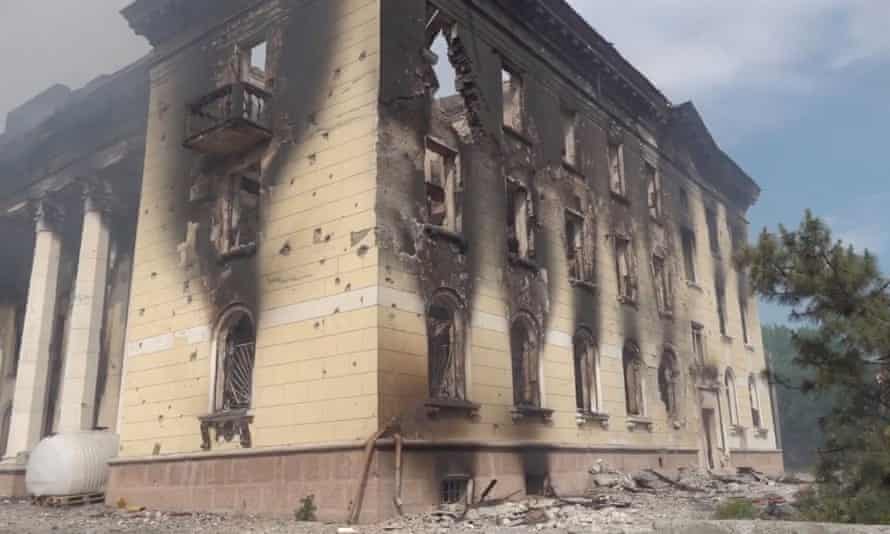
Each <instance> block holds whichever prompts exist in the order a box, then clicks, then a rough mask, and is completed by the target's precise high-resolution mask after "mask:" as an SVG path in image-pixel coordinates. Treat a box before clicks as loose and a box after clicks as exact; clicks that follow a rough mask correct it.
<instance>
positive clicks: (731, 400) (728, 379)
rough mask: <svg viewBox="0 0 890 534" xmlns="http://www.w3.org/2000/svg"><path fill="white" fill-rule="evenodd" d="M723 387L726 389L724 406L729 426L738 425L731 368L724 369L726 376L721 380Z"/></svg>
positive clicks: (736, 402)
mask: <svg viewBox="0 0 890 534" xmlns="http://www.w3.org/2000/svg"><path fill="white" fill-rule="evenodd" d="M723 385H724V386H725V388H726V406H727V410H728V411H729V424H731V425H738V424H739V399H738V396H737V395H736V390H735V373H733V372H732V369H731V368H727V369H726V375H725V377H724V379H723Z"/></svg>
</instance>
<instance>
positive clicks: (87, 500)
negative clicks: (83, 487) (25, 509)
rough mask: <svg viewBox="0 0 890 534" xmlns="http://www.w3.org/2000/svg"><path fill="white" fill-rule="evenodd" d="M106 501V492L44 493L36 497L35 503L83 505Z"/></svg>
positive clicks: (56, 505) (58, 505)
mask: <svg viewBox="0 0 890 534" xmlns="http://www.w3.org/2000/svg"><path fill="white" fill-rule="evenodd" d="M104 501H105V494H104V493H81V494H79V495H44V496H42V497H35V498H34V504H38V505H40V506H52V507H62V506H82V505H85V504H95V503H100V502H104Z"/></svg>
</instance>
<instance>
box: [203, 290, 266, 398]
mask: <svg viewBox="0 0 890 534" xmlns="http://www.w3.org/2000/svg"><path fill="white" fill-rule="evenodd" d="M215 341H216V380H215V389H214V399H213V406H214V410H215V411H217V412H230V411H237V410H246V409H247V408H249V407H250V401H251V393H252V389H253V365H254V354H255V350H256V332H255V329H254V325H253V318H252V316H251V314H250V312H249V311H248V310H247V308H245V307H243V306H233V307H231V308H229V309H228V310H226V311H225V312H224V313H223V315H222V317H221V318H220V320H219V325H218V326H217V329H216V338H215Z"/></svg>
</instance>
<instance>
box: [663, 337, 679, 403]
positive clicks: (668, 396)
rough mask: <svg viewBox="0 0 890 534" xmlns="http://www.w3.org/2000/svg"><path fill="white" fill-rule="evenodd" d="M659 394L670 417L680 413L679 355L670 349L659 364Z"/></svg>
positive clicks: (665, 352)
mask: <svg viewBox="0 0 890 534" xmlns="http://www.w3.org/2000/svg"><path fill="white" fill-rule="evenodd" d="M658 392H659V394H660V395H661V401H662V402H663V403H664V408H665V410H666V411H667V414H668V416H669V417H676V416H677V415H679V413H680V366H679V365H678V364H677V355H676V354H674V352H673V351H672V350H670V349H667V350H665V351H664V353H663V354H662V355H661V362H660V363H659V364H658Z"/></svg>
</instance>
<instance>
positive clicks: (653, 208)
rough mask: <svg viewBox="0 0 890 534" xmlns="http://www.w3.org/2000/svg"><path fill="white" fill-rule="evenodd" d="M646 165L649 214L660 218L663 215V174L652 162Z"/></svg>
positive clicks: (654, 217)
mask: <svg viewBox="0 0 890 534" xmlns="http://www.w3.org/2000/svg"><path fill="white" fill-rule="evenodd" d="M644 167H645V171H644V172H645V173H646V191H647V198H646V200H647V205H648V206H649V215H650V216H651V217H652V218H653V219H660V218H661V215H662V198H661V196H662V195H661V174H660V173H659V172H658V169H657V168H655V166H654V165H652V164H651V163H646V164H645V165H644Z"/></svg>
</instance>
